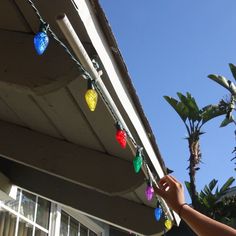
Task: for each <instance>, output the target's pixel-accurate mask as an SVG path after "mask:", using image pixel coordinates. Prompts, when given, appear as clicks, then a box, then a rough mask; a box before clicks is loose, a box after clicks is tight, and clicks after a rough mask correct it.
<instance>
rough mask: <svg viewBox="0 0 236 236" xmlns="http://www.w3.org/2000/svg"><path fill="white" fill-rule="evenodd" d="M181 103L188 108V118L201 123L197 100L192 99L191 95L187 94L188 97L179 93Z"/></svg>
mask: <svg viewBox="0 0 236 236" xmlns="http://www.w3.org/2000/svg"><path fill="white" fill-rule="evenodd" d="M177 95H178V97H179V99H180V101H181V102H182V103H183V104H184V105H185V106H186V107H187V108H188V110H189V114H188V118H189V119H190V120H192V121H196V120H198V121H200V120H201V117H200V115H199V108H198V106H197V103H196V101H195V99H194V98H193V97H192V95H191V94H190V93H188V92H187V96H184V95H183V94H182V93H179V92H178V93H177Z"/></svg>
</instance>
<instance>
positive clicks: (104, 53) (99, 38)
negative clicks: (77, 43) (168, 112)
mask: <svg viewBox="0 0 236 236" xmlns="http://www.w3.org/2000/svg"><path fill="white" fill-rule="evenodd" d="M74 2H75V3H76V4H77V7H78V13H79V15H80V18H81V20H82V21H83V23H84V26H85V28H86V30H87V33H88V35H89V37H90V39H91V41H92V44H93V46H94V48H95V49H96V51H97V53H98V55H99V58H100V59H101V61H102V63H103V66H104V68H105V69H106V72H107V75H108V77H109V80H110V82H111V84H112V86H113V88H114V91H115V92H116V94H117V97H118V98H122V99H120V103H121V104H122V106H123V108H124V110H125V111H126V113H127V115H128V116H129V118H130V120H131V121H132V123H133V126H134V127H135V129H136V132H137V134H138V135H139V138H140V140H141V142H142V144H143V146H144V148H145V150H146V152H147V154H148V156H149V158H150V160H151V162H152V164H153V166H154V167H155V169H156V171H157V173H158V175H159V177H160V178H161V177H163V176H164V172H163V170H162V168H161V165H160V163H159V161H158V159H157V156H156V154H155V152H154V150H153V147H152V145H151V143H150V140H149V138H148V136H147V134H146V131H145V128H144V126H143V124H142V122H141V120H140V118H139V116H138V114H137V112H136V111H135V108H134V107H133V105H132V103H131V101H130V99H129V97H128V96H127V93H126V91H125V89H124V87H123V86H122V83H121V81H122V79H121V75H120V73H119V70H118V69H117V66H116V62H115V60H114V59H113V56H112V54H111V52H110V48H109V46H108V45H107V43H106V39H105V37H104V34H103V32H102V31H101V29H100V26H99V23H98V22H97V19H96V18H95V16H94V15H93V14H92V12H93V10H92V9H91V7H90V4H89V3H88V2H87V1H86V0H74Z"/></svg>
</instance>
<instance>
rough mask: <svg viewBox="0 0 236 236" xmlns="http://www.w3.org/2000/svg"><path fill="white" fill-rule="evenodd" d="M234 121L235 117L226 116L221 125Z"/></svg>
mask: <svg viewBox="0 0 236 236" xmlns="http://www.w3.org/2000/svg"><path fill="white" fill-rule="evenodd" d="M233 121H234V119H233V117H232V116H231V117H230V118H229V119H228V118H227V117H225V119H224V120H223V121H222V122H221V124H220V127H225V126H227V125H228V124H230V123H232V122H233Z"/></svg>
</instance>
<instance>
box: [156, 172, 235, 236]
mask: <svg viewBox="0 0 236 236" xmlns="http://www.w3.org/2000/svg"><path fill="white" fill-rule="evenodd" d="M158 186H159V188H155V192H156V193H157V194H158V195H160V196H161V197H162V198H163V199H164V200H165V201H166V203H167V204H168V206H169V207H170V208H172V209H173V210H174V211H175V212H176V213H178V214H179V215H180V217H181V218H182V219H183V220H184V221H185V222H186V223H187V224H188V225H189V226H190V227H191V229H192V230H193V231H194V232H195V233H196V234H197V235H200V236H211V235H214V236H236V230H235V229H233V228H231V227H229V226H227V225H224V224H222V223H220V222H218V221H215V220H213V219H211V218H209V217H207V216H205V215H203V214H201V213H200V212H198V211H196V210H194V209H193V208H191V207H190V206H188V205H187V204H185V198H184V191H183V186H182V184H181V183H179V182H178V181H177V180H176V179H175V178H174V177H173V176H170V175H167V176H165V177H163V178H162V179H161V180H160V181H159V183H158Z"/></svg>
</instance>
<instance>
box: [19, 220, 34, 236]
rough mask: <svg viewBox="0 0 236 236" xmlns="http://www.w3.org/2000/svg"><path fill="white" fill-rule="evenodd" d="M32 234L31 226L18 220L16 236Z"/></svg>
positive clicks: (29, 235)
mask: <svg viewBox="0 0 236 236" xmlns="http://www.w3.org/2000/svg"><path fill="white" fill-rule="evenodd" d="M32 232H33V226H32V225H31V224H29V223H28V222H26V221H24V220H21V219H20V221H19V228H18V233H17V236H32Z"/></svg>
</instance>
